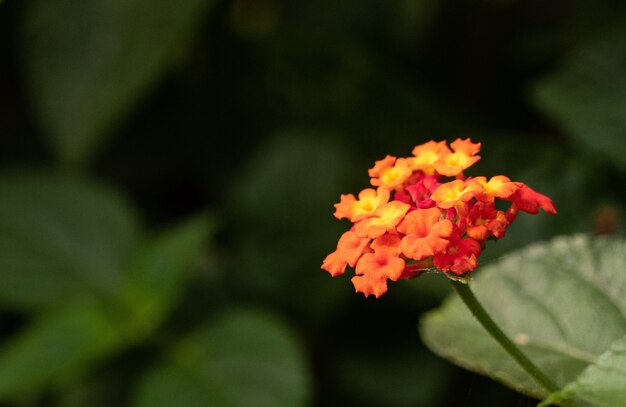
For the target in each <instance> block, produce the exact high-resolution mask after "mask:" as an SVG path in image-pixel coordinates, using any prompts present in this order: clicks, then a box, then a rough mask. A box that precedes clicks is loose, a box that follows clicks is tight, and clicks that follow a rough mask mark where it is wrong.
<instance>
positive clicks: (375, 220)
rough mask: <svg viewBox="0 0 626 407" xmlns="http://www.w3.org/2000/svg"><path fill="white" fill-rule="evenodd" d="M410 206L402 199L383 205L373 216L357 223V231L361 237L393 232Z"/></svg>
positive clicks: (373, 237) (374, 236)
mask: <svg viewBox="0 0 626 407" xmlns="http://www.w3.org/2000/svg"><path fill="white" fill-rule="evenodd" d="M409 208H410V206H409V205H407V204H405V203H403V202H400V201H391V202H389V203H386V204H384V205H381V206H379V207H378V209H376V211H375V212H374V214H373V215H372V216H371V217H369V218H366V219H363V220H361V221H359V222H358V223H357V224H356V225H355V232H356V234H357V236H359V237H368V238H371V239H375V238H377V237H379V236H382V235H384V234H385V233H386V232H393V231H395V229H396V225H398V223H399V222H400V221H401V220H402V218H403V217H404V215H405V214H406V213H407V212H408V210H409Z"/></svg>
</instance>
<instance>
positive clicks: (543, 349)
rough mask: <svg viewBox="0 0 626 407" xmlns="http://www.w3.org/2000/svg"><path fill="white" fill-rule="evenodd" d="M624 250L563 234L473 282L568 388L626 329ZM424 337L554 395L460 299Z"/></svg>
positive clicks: (507, 380) (506, 379)
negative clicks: (487, 331)
mask: <svg viewBox="0 0 626 407" xmlns="http://www.w3.org/2000/svg"><path fill="white" fill-rule="evenodd" d="M625 249H626V248H625V242H624V241H621V240H611V239H600V238H598V239H591V238H588V237H586V236H584V235H578V236H573V237H559V238H556V239H554V240H552V241H551V242H549V243H542V244H534V245H531V246H529V247H528V248H526V249H523V250H519V251H517V252H515V253H513V254H510V255H508V256H506V257H504V258H502V259H501V260H500V261H497V262H494V263H492V264H491V265H489V266H488V267H485V268H484V269H482V270H480V271H479V272H478V275H477V276H476V278H475V279H474V280H473V281H472V283H471V284H472V288H473V290H474V291H475V293H476V296H477V297H478V299H479V300H480V301H481V302H482V303H483V305H484V307H485V308H486V309H487V311H488V312H489V313H490V314H491V315H492V317H493V318H494V320H495V321H496V322H497V323H498V324H499V325H500V326H501V327H502V328H503V330H504V331H505V332H506V333H507V334H508V335H509V337H510V338H513V339H514V340H515V341H516V342H517V343H518V344H519V345H520V346H521V347H522V351H523V352H525V353H526V354H527V355H528V356H529V357H530V358H531V359H532V360H533V361H534V362H535V363H536V364H537V365H538V366H539V367H540V368H542V369H543V370H544V372H546V374H548V376H549V377H551V378H552V379H553V380H554V381H555V382H556V383H557V385H559V386H564V385H566V384H567V383H569V382H571V381H572V380H574V379H575V378H576V376H577V375H578V374H579V373H580V372H581V371H582V370H583V369H584V368H585V367H587V366H588V365H589V364H591V363H594V362H595V361H596V359H597V357H598V355H600V354H601V353H603V352H605V351H606V350H607V349H608V348H609V346H610V345H611V343H612V342H614V341H615V340H616V339H618V338H621V337H622V336H623V335H624V332H626V296H624V290H626V274H625V273H624V272H623V270H624V268H625V267H626V250H625ZM421 333H422V337H423V339H424V342H425V343H426V344H427V345H428V347H430V348H431V349H432V350H433V351H434V352H435V353H437V354H439V355H441V356H443V357H445V358H447V359H450V360H451V361H453V362H455V363H457V364H459V365H461V366H463V367H465V368H467V369H469V370H473V371H476V372H479V373H482V374H485V375H489V376H490V377H492V378H494V379H496V380H498V381H500V382H502V383H504V384H506V385H508V386H510V387H512V388H514V389H516V390H518V391H521V392H524V393H527V394H530V395H532V396H535V397H538V398H543V397H546V396H547V394H546V393H545V391H544V390H543V389H541V388H539V387H538V386H537V385H536V384H535V382H534V381H533V380H532V379H531V378H530V377H529V376H528V375H527V374H526V373H525V372H524V371H523V370H521V368H520V367H519V366H518V365H517V364H516V363H515V362H514V361H513V359H512V358H511V357H510V356H508V354H506V353H505V352H504V351H503V350H502V349H501V348H500V347H499V346H498V345H497V343H496V342H495V340H493V339H492V338H491V337H490V336H489V335H488V334H487V333H486V331H485V330H484V329H483V328H482V327H481V326H480V325H479V324H478V322H476V320H475V319H474V318H473V317H472V316H471V314H470V313H469V311H467V309H466V308H465V306H464V305H463V304H462V302H461V300H460V299H459V298H458V297H456V296H455V297H452V298H449V299H448V300H447V301H446V302H445V304H444V306H443V307H442V308H440V309H438V310H435V311H432V312H430V313H428V314H427V315H426V316H425V317H424V318H423V319H422V323H421Z"/></svg>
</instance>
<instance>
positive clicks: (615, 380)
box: [540, 337, 626, 407]
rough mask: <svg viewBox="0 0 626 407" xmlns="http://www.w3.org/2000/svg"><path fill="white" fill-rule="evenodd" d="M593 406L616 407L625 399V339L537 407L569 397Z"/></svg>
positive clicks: (617, 342)
mask: <svg viewBox="0 0 626 407" xmlns="http://www.w3.org/2000/svg"><path fill="white" fill-rule="evenodd" d="M574 397H576V398H579V399H581V400H585V401H588V402H590V403H593V404H594V405H596V406H602V407H620V406H623V405H624V400H626V337H623V338H621V339H619V340H617V341H616V342H614V343H613V344H612V345H611V348H610V349H609V350H608V351H607V352H605V353H603V354H602V355H600V356H599V357H598V360H597V361H596V362H595V363H593V364H591V365H589V367H587V368H586V369H585V370H584V371H583V372H582V373H581V374H580V375H579V376H578V377H577V378H576V381H574V382H572V383H570V384H568V385H567V386H565V388H564V389H563V390H561V391H559V392H556V393H554V394H552V395H550V397H549V398H548V399H547V400H545V401H544V402H543V403H542V404H541V405H540V406H548V405H550V404H551V403H556V402H559V401H563V400H567V399H570V398H574Z"/></svg>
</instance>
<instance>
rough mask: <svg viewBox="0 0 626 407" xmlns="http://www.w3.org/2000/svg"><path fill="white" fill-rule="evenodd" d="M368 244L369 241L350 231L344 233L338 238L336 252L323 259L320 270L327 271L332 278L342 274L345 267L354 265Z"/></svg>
mask: <svg viewBox="0 0 626 407" xmlns="http://www.w3.org/2000/svg"><path fill="white" fill-rule="evenodd" d="M369 242H370V240H369V239H367V238H362V237H358V236H357V235H356V234H355V233H354V232H352V231H348V232H346V233H344V234H343V235H341V238H339V242H338V243H337V250H335V251H334V252H332V253H331V254H329V255H328V256H326V258H325V259H324V262H323V263H322V269H324V270H326V271H328V272H329V273H330V275H331V276H333V277H335V276H338V275H339V274H343V273H344V272H345V270H346V266H347V265H350V267H354V266H355V265H356V262H357V261H358V260H359V258H360V257H361V254H363V251H364V249H365V247H366V246H367V244H368V243H369Z"/></svg>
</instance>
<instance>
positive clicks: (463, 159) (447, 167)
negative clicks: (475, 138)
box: [435, 139, 480, 177]
mask: <svg viewBox="0 0 626 407" xmlns="http://www.w3.org/2000/svg"><path fill="white" fill-rule="evenodd" d="M450 147H452V150H453V151H454V152H451V153H448V154H444V155H442V156H441V158H440V159H439V161H437V162H436V163H435V170H436V171H437V172H438V173H439V174H441V175H445V176H447V177H454V176H457V175H459V174H461V173H462V172H463V171H464V170H466V169H467V168H469V167H471V166H472V165H474V163H476V162H477V161H478V160H480V156H478V155H475V154H477V153H478V152H479V151H480V143H472V141H471V140H470V139H465V140H461V139H456V140H455V141H454V142H452V143H451V144H450Z"/></svg>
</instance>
